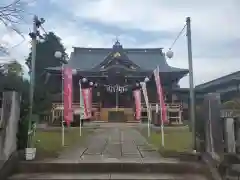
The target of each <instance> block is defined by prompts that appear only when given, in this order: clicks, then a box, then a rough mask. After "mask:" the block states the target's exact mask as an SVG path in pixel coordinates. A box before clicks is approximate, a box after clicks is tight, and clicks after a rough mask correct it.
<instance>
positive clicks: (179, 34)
mask: <svg viewBox="0 0 240 180" xmlns="http://www.w3.org/2000/svg"><path fill="white" fill-rule="evenodd" d="M186 26H187V24H185V25H184V27H183V28H182V30H181V31H180V32H179V33H178V35H177V37H176V38H175V40H174V41H173V43H172V45H171V46H170V48H169V49H172V48H173V46H174V45H175V43H176V42H177V40H178V39H179V37H180V36H181V34H182V33H183V31H184V29H185V28H186Z"/></svg>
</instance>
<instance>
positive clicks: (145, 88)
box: [140, 82, 151, 120]
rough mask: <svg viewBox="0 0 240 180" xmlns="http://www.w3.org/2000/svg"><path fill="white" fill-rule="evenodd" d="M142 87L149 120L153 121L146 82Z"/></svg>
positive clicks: (142, 83)
mask: <svg viewBox="0 0 240 180" xmlns="http://www.w3.org/2000/svg"><path fill="white" fill-rule="evenodd" d="M140 84H141V87H142V92H143V97H144V100H145V103H146V106H147V112H148V118H149V120H150V119H151V114H150V113H151V112H150V106H149V101H148V95H147V86H146V83H145V82H141V83H140Z"/></svg>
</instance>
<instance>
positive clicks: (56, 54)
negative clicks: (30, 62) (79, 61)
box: [54, 51, 62, 59]
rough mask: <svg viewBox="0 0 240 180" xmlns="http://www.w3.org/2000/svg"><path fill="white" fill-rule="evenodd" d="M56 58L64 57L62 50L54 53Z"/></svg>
mask: <svg viewBox="0 0 240 180" xmlns="http://www.w3.org/2000/svg"><path fill="white" fill-rule="evenodd" d="M54 56H55V58H58V59H60V58H61V57H62V52H60V51H56V52H55V54H54Z"/></svg>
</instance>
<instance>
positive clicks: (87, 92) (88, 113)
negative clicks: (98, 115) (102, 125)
mask: <svg viewBox="0 0 240 180" xmlns="http://www.w3.org/2000/svg"><path fill="white" fill-rule="evenodd" d="M91 92H92V91H91V88H84V89H82V95H83V104H84V119H90V118H91V117H92V109H91V106H92V105H91V104H92V102H91V99H92V97H91V96H92V95H91Z"/></svg>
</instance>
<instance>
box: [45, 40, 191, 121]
mask: <svg viewBox="0 0 240 180" xmlns="http://www.w3.org/2000/svg"><path fill="white" fill-rule="evenodd" d="M73 49H74V50H73V52H72V53H71V55H70V60H69V61H68V63H67V64H66V66H68V67H70V68H73V69H76V73H74V74H73V108H74V120H75V119H79V107H80V106H79V99H80V95H79V80H82V79H84V83H83V85H82V87H83V88H84V87H85V86H89V84H94V85H96V86H94V87H93V90H92V118H91V119H90V120H92V121H105V122H135V121H136V120H135V117H134V112H135V102H134V99H133V93H132V90H133V89H134V88H136V87H135V86H136V85H137V84H139V83H140V82H142V81H144V79H145V78H146V77H148V79H149V81H148V82H147V91H148V98H149V103H150V107H151V111H152V112H154V111H155V107H156V103H158V97H157V92H156V83H155V79H154V76H153V70H154V69H155V68H156V67H157V66H159V72H160V78H161V84H162V87H163V91H164V95H165V97H164V98H165V103H166V107H167V109H168V118H169V119H171V120H172V121H176V122H179V123H181V120H182V112H183V109H184V106H183V102H182V101H181V98H179V97H178V92H179V91H181V89H180V86H179V81H180V79H181V78H183V77H184V76H185V75H187V74H188V69H181V68H176V67H171V66H169V65H168V63H167V61H166V58H165V54H164V53H163V51H162V48H124V47H123V45H122V44H121V43H120V42H119V41H116V42H115V43H114V45H113V46H112V47H111V48H82V47H74V48H73ZM47 71H48V72H49V73H51V74H52V75H54V78H55V80H58V81H61V79H62V78H61V77H62V67H49V68H47ZM141 101H142V102H141V103H142V120H143V121H144V120H146V118H147V112H146V105H145V102H144V98H143V96H142V98H141ZM62 109H63V103H62V94H60V95H58V96H57V95H56V97H55V98H54V102H53V108H52V122H53V121H56V120H57V119H59V118H60V116H61V114H62V113H61V111H62Z"/></svg>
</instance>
